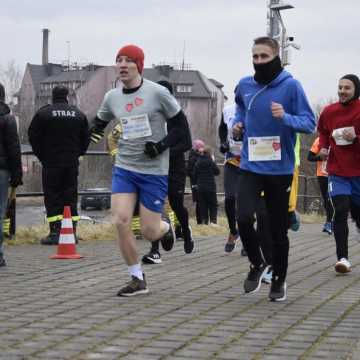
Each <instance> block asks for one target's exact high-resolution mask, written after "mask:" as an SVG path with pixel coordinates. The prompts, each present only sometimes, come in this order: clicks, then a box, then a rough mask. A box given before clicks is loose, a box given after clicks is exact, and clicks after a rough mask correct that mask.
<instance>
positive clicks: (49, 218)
mask: <svg viewBox="0 0 360 360" xmlns="http://www.w3.org/2000/svg"><path fill="white" fill-rule="evenodd" d="M62 218H63V216H62V214H61V215H55V216H49V217H47V221H48V222H49V223H52V222H55V221H60V220H62Z"/></svg>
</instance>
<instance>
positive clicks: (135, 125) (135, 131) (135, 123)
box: [120, 114, 152, 140]
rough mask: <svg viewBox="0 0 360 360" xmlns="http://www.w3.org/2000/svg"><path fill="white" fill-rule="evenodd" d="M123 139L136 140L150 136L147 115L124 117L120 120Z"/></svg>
mask: <svg viewBox="0 0 360 360" xmlns="http://www.w3.org/2000/svg"><path fill="white" fill-rule="evenodd" d="M120 122H121V126H122V130H123V136H122V137H123V139H125V140H130V139H138V138H142V137H145V136H151V135H152V131H151V127H150V122H149V117H148V115H147V114H141V115H134V116H124V117H122V118H120Z"/></svg>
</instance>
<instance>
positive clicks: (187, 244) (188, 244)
mask: <svg viewBox="0 0 360 360" xmlns="http://www.w3.org/2000/svg"><path fill="white" fill-rule="evenodd" d="M183 239H184V251H185V254H191V253H192V252H193V250H194V240H193V238H192V230H191V226H190V225H189V227H188V228H187V229H184V230H183Z"/></svg>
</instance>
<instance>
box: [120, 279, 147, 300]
mask: <svg viewBox="0 0 360 360" xmlns="http://www.w3.org/2000/svg"><path fill="white" fill-rule="evenodd" d="M148 292H149V289H148V287H147V286H146V280H145V274H144V280H140V279H139V278H137V277H136V276H131V281H129V282H128V283H127V284H126V285H125V286H124V287H123V288H121V289H120V290H119V292H118V293H117V296H125V297H130V296H136V295H142V294H147V293H148Z"/></svg>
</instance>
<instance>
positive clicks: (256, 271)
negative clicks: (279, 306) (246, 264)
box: [244, 264, 269, 293]
mask: <svg viewBox="0 0 360 360" xmlns="http://www.w3.org/2000/svg"><path fill="white" fill-rule="evenodd" d="M268 268H269V266H268V265H266V264H261V265H260V266H259V267H255V266H253V265H250V271H249V273H248V276H247V278H246V280H245V282H244V290H245V292H246V293H254V292H257V291H259V290H260V287H261V280H262V278H263V277H264V275H265V274H266V273H267V271H268Z"/></svg>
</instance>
